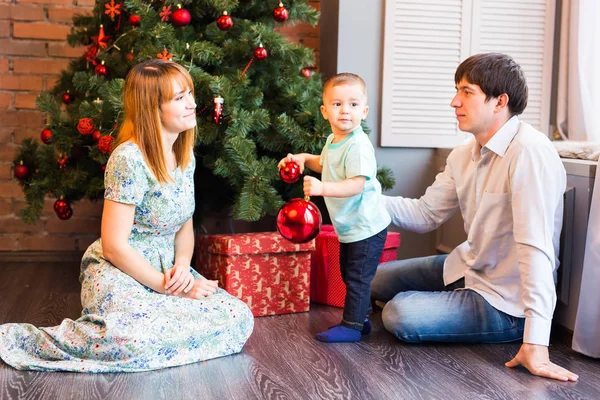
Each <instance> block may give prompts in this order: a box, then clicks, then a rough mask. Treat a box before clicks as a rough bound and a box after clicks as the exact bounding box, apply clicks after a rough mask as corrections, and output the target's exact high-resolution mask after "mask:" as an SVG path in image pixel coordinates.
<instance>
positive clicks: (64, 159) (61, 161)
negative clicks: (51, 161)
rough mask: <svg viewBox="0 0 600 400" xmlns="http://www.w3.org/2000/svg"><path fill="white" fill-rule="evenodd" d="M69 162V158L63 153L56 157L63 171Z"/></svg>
mask: <svg viewBox="0 0 600 400" xmlns="http://www.w3.org/2000/svg"><path fill="white" fill-rule="evenodd" d="M68 162H69V159H68V158H67V156H65V155H62V154H61V155H60V156H59V157H58V158H57V159H56V163H57V164H58V166H59V168H60V169H61V171H62V170H64V169H65V168H66V167H67V163H68Z"/></svg>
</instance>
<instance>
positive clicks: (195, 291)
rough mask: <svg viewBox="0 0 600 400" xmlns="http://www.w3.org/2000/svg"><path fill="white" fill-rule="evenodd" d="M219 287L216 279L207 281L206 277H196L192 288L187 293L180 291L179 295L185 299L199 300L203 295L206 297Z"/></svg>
mask: <svg viewBox="0 0 600 400" xmlns="http://www.w3.org/2000/svg"><path fill="white" fill-rule="evenodd" d="M218 288H219V283H218V282H217V281H209V280H208V279H206V278H202V277H200V278H198V279H196V280H195V281H194V285H193V287H192V289H191V290H190V291H189V292H187V293H181V295H180V296H181V297H184V298H186V299H194V300H200V299H201V298H203V297H208V296H210V295H211V294H213V293H214V292H216V291H217V289H218Z"/></svg>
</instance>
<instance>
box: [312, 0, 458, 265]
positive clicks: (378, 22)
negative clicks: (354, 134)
mask: <svg viewBox="0 0 600 400" xmlns="http://www.w3.org/2000/svg"><path fill="white" fill-rule="evenodd" d="M384 5H385V1H384V0H369V1H364V0H341V1H338V0H325V1H322V2H321V39H320V40H321V43H320V50H321V51H320V53H321V72H322V73H323V76H324V78H327V77H329V76H331V75H333V74H335V73H338V72H352V73H355V74H358V75H360V76H361V77H362V78H363V79H364V80H365V82H366V83H367V87H368V91H369V108H370V111H369V116H368V118H367V124H368V125H369V127H370V128H371V130H372V132H371V141H372V143H373V146H374V147H375V155H376V157H377V163H378V165H379V166H385V167H388V168H391V169H392V170H393V172H394V176H395V178H396V186H395V187H394V189H392V190H390V191H388V192H386V193H385V194H387V195H391V196H405V197H420V196H421V195H422V194H423V193H425V189H426V188H427V187H428V186H429V185H430V184H431V183H432V182H433V179H434V177H435V173H436V171H435V150H434V149H418V148H382V147H380V145H379V143H380V139H379V138H380V128H379V127H380V126H381V116H380V110H381V93H382V90H381V81H382V79H381V72H382V62H383V53H382V51H383V20H384V18H383V15H384V14H383V13H384ZM336 42H337V46H335V44H336ZM450 100H451V99H448V102H450ZM391 229H392V230H396V231H397V230H398V229H397V228H394V227H392V228H391ZM401 232H402V236H401V242H402V244H401V245H400V248H399V250H398V257H399V258H400V259H405V258H411V257H419V256H426V255H432V254H435V233H429V234H424V235H419V234H415V233H412V232H405V231H401Z"/></svg>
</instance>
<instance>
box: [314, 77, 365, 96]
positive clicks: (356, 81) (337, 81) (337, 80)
mask: <svg viewBox="0 0 600 400" xmlns="http://www.w3.org/2000/svg"><path fill="white" fill-rule="evenodd" d="M340 85H360V86H361V88H362V92H363V95H364V96H365V102H366V101H367V84H366V83H365V81H363V79H362V78H361V77H360V76H358V75H356V74H352V73H350V72H342V73H339V74H336V75H334V76H332V77H331V78H329V79H327V80H326V81H325V83H324V84H323V95H325V92H326V91H327V90H329V89H330V88H332V87H334V86H340Z"/></svg>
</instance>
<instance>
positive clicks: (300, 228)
mask: <svg viewBox="0 0 600 400" xmlns="http://www.w3.org/2000/svg"><path fill="white" fill-rule="evenodd" d="M320 229H321V212H320V211H319V209H318V208H317V206H316V205H315V204H314V203H313V202H312V201H308V200H303V199H299V198H296V199H292V200H290V201H288V202H287V203H285V204H284V205H283V207H281V209H280V210H279V213H278V214H277V230H278V231H279V233H280V234H281V236H283V237H284V238H286V239H287V240H289V241H291V242H293V243H306V242H309V241H311V240H312V239H314V238H315V236H317V234H318V233H319V230H320Z"/></svg>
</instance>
